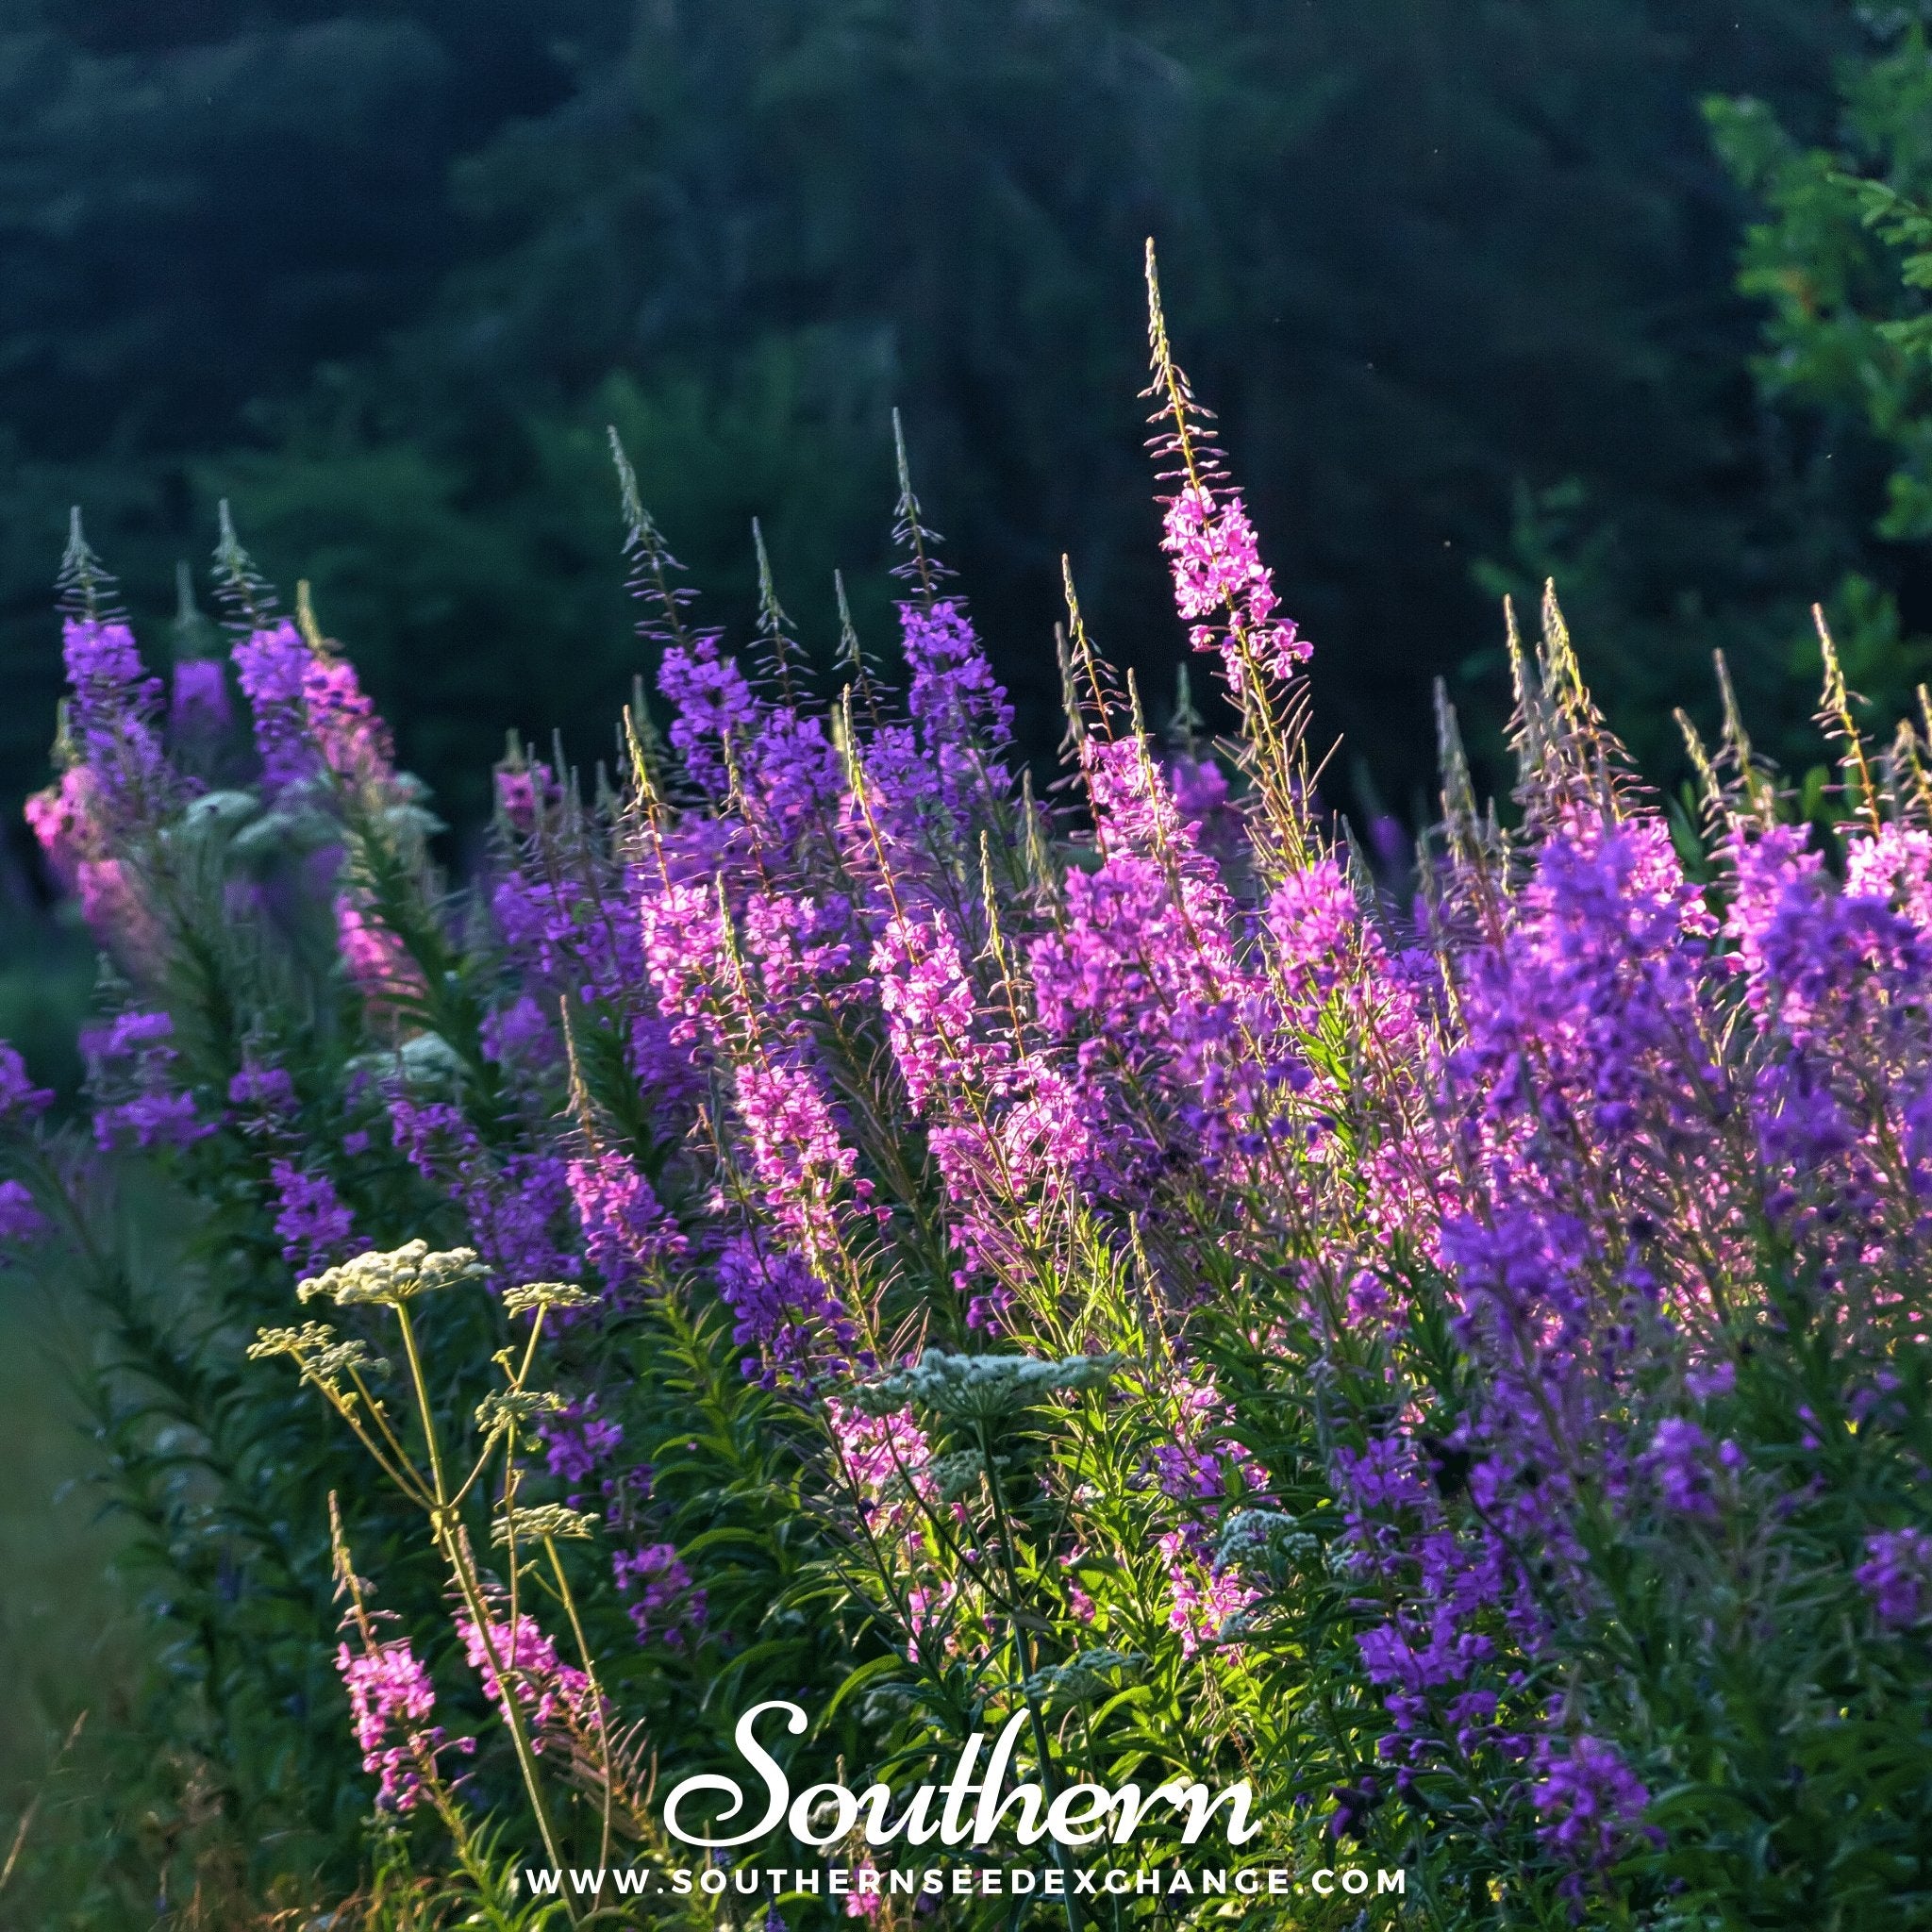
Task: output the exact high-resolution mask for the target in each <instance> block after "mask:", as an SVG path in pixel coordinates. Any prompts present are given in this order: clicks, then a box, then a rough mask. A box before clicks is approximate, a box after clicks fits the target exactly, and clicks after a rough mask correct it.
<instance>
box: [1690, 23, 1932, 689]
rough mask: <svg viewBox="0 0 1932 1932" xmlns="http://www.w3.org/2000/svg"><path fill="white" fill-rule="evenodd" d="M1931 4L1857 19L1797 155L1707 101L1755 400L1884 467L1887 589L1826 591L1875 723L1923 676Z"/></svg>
mask: <svg viewBox="0 0 1932 1932" xmlns="http://www.w3.org/2000/svg"><path fill="white" fill-rule="evenodd" d="M1928 19H1932V8H1928V7H1925V6H1924V5H1923V4H1921V5H1919V6H1914V7H1874V8H1866V9H1864V12H1863V20H1864V24H1865V26H1866V29H1867V45H1866V48H1865V49H1864V50H1863V52H1862V53H1861V55H1860V56H1859V57H1857V58H1845V59H1843V60H1841V61H1840V63H1839V68H1838V92H1839V101H1840V111H1839V114H1838V116H1837V118H1836V120H1835V122H1834V124H1833V125H1832V126H1831V128H1830V130H1829V134H1828V137H1827V139H1826V140H1825V141H1824V142H1821V143H1818V144H1807V143H1806V142H1803V141H1801V140H1800V139H1799V138H1798V137H1797V136H1796V135H1795V134H1794V133H1793V132H1792V131H1791V130H1790V128H1789V127H1788V126H1787V125H1784V124H1783V123H1782V122H1781V120H1780V119H1779V117H1778V115H1777V113H1776V112H1775V110H1774V108H1772V107H1771V106H1770V105H1769V104H1767V103H1766V102H1764V101H1762V100H1757V99H1752V98H1741V99H1717V100H1713V101H1711V102H1710V103H1709V104H1708V106H1707V114H1708V116H1709V119H1710V123H1711V126H1712V129H1713V131H1714V132H1715V134H1716V137H1717V142H1718V146H1719V149H1720V151H1721V153H1722V154H1723V156H1724V160H1725V161H1726V163H1727V164H1728V165H1729V167H1730V168H1731V171H1732V172H1733V174H1735V175H1736V176H1737V177H1738V179H1739V180H1740V182H1741V183H1742V184H1744V186H1746V187H1747V188H1749V189H1750V190H1752V191H1753V192H1754V193H1755V194H1756V195H1757V196H1758V197H1759V198H1760V200H1761V202H1762V203H1763V206H1764V208H1765V210H1766V217H1767V218H1766V219H1764V220H1762V221H1759V222H1755V223H1753V224H1752V225H1751V226H1750V227H1749V229H1748V230H1747V232H1746V236H1745V242H1744V248H1743V257H1742V270H1741V273H1740V278H1739V279H1740V287H1741V288H1742V289H1743V290H1744V291H1746V292H1747V293H1748V294H1751V295H1754V296H1757V297H1758V298H1759V299H1760V300H1762V301H1763V302H1764V303H1765V304H1766V305H1768V308H1769V318H1768V321H1767V323H1766V325H1765V334H1766V337H1767V339H1768V347H1767V349H1766V352H1765V353H1764V354H1763V355H1762V356H1760V357H1759V358H1757V376H1758V381H1759V383H1760V385H1761V386H1762V388H1763V389H1764V391H1766V393H1767V394H1770V395H1773V396H1775V397H1778V398H1780V399H1782V400H1783V401H1785V402H1786V403H1787V404H1789V405H1790V406H1792V407H1793V408H1795V409H1796V411H1797V412H1798V413H1799V416H1800V420H1801V421H1804V422H1805V423H1806V425H1807V432H1808V433H1809V434H1810V435H1812V436H1813V437H1815V438H1818V439H1821V440H1823V441H1826V442H1837V441H1841V440H1842V438H1843V436H1844V433H1845V431H1846V429H1847V428H1848V427H1853V426H1856V427H1857V428H1862V429H1863V430H1864V431H1865V432H1866V433H1867V435H1868V436H1869V437H1870V438H1871V439H1872V440H1873V441H1874V442H1875V443H1876V444H1877V446H1878V447H1879V449H1880V450H1881V451H1882V452H1883V453H1884V458H1885V460H1886V462H1887V464H1888V465H1889V472H1888V474H1887V475H1886V477H1885V487H1884V495H1883V508H1882V509H1881V510H1880V511H1879V513H1878V514H1877V516H1876V519H1875V523H1874V537H1875V538H1876V539H1877V540H1878V541H1879V543H1880V545H1881V546H1882V554H1884V555H1885V556H1887V557H1888V558H1890V570H1889V571H1888V572H1887V574H1886V575H1887V576H1888V578H1889V579H1890V582H1891V583H1892V584H1903V585H1904V586H1905V587H1906V590H1907V595H1908V597H1909V599H1910V605H1911V607H1912V612H1911V614H1912V616H1913V617H1914V619H1915V621H1916V625H1915V627H1916V630H1917V632H1919V633H1921V634H1913V630H1912V629H1908V628H1907V624H1906V621H1905V620H1904V619H1903V618H1902V615H1901V601H1900V596H1899V594H1897V592H1896V591H1894V590H1893V589H1891V588H1888V587H1887V585H1886V584H1883V583H1880V582H1877V581H1874V578H1873V577H1872V576H1870V575H1865V574H1864V573H1863V572H1856V573H1854V574H1852V575H1849V576H1847V578H1846V579H1845V582H1844V584H1843V586H1842V588H1841V590H1840V593H1839V597H1838V599H1837V604H1838V606H1839V615H1840V624H1839V625H1838V629H1839V632H1840V636H1839V642H1840V646H1841V648H1842V649H1843V652H1844V658H1845V666H1846V671H1847V674H1848V676H1849V678H1850V680H1851V682H1852V684H1853V685H1854V686H1855V687H1856V688H1857V690H1858V691H1861V692H1862V693H1863V695H1864V696H1865V697H1866V698H1867V699H1868V700H1869V701H1870V702H1871V703H1872V704H1873V706H1874V708H1877V709H1879V710H1881V711H1882V712H1883V713H1884V714H1885V715H1888V716H1890V715H1896V714H1898V713H1901V712H1904V711H1907V710H1909V709H1911V708H1912V703H1913V687H1914V686H1915V685H1917V684H1919V683H1920V682H1922V681H1923V680H1924V678H1925V677H1926V676H1927V675H1928V672H1932V639H1928V638H1927V637H1925V636H1924V635H1923V634H1922V633H1923V632H1924V630H1925V629H1926V628H1928V627H1932V610H1928V609H1927V608H1926V591H1927V576H1928V574H1927V571H1926V566H1925V562H1924V546H1925V542H1926V540H1927V539H1928V538H1932V299H1928V292H1927V291H1932V44H1928V36H1927V21H1928Z"/></svg>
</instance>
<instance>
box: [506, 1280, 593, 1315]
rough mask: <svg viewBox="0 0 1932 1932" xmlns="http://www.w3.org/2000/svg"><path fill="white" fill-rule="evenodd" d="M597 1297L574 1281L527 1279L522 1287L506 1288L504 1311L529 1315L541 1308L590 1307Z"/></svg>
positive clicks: (508, 1313)
mask: <svg viewBox="0 0 1932 1932" xmlns="http://www.w3.org/2000/svg"><path fill="white" fill-rule="evenodd" d="M596 1302H597V1297H596V1296H595V1295H593V1294H587V1293H585V1291H583V1290H582V1289H581V1288H579V1287H578V1286H577V1285H576V1283H575V1282H574V1281H526V1282H525V1283H524V1284H523V1285H522V1286H521V1287H520V1288H511V1289H506V1290H505V1291H504V1296H503V1312H504V1313H505V1314H506V1315H529V1314H534V1313H536V1312H537V1311H538V1310H539V1309H541V1308H589V1307H595V1306H596Z"/></svg>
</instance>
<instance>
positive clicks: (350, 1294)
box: [295, 1241, 489, 1308]
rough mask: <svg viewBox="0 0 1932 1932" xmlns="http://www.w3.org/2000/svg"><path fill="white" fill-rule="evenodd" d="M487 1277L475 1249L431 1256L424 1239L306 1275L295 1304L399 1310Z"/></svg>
mask: <svg viewBox="0 0 1932 1932" xmlns="http://www.w3.org/2000/svg"><path fill="white" fill-rule="evenodd" d="M488 1273H489V1270H488V1269H486V1268H485V1267H484V1265H483V1263H482V1261H481V1260H480V1259H479V1258H478V1257H477V1254H476V1251H475V1248H441V1249H437V1250H435V1251H433V1252H432V1250H431V1249H430V1246H429V1243H428V1242H427V1241H408V1242H406V1243H405V1244H404V1245H403V1246H402V1247H400V1248H389V1249H380V1248H371V1249H370V1250H368V1252H367V1253H365V1254H360V1255H358V1256H357V1257H356V1258H355V1259H354V1260H353V1261H344V1262H343V1263H342V1264H341V1266H340V1267H337V1268H329V1269H325V1270H324V1272H323V1273H322V1274H314V1275H310V1276H309V1278H308V1280H307V1281H304V1282H302V1283H301V1284H300V1285H299V1286H298V1287H297V1288H296V1290H295V1293H296V1296H297V1298H298V1299H299V1300H301V1301H305V1302H311V1301H315V1300H317V1299H318V1298H320V1299H322V1300H325V1301H332V1302H334V1303H335V1305H336V1306H337V1307H339V1308H347V1307H357V1306H358V1305H360V1306H372V1305H373V1306H375V1307H391V1308H393V1307H401V1306H402V1304H403V1303H404V1302H406V1301H411V1300H413V1299H414V1298H415V1297H416V1296H417V1295H419V1294H432V1293H434V1292H435V1291H436V1290H438V1289H441V1288H453V1287H455V1286H456V1284H457V1283H458V1282H459V1281H477V1280H480V1279H481V1278H482V1277H483V1276H484V1275H485V1274H488Z"/></svg>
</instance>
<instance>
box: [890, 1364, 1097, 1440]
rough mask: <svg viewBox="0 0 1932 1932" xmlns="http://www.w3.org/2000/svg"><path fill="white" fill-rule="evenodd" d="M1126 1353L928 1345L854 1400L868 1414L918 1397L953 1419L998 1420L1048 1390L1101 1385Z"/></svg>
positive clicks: (1049, 1392)
mask: <svg viewBox="0 0 1932 1932" xmlns="http://www.w3.org/2000/svg"><path fill="white" fill-rule="evenodd" d="M1124 1359H1125V1357H1124V1356H1118V1355H1091V1356H1090V1355H1070V1356H1063V1357H1061V1358H1060V1359H1059V1360H1058V1361H1042V1360H1041V1358H1040V1357H1037V1356H1030V1355H953V1354H950V1353H948V1352H947V1351H946V1350H944V1349H940V1348H929V1349H927V1350H926V1351H925V1353H924V1355H923V1356H921V1357H920V1358H919V1360H918V1361H917V1362H915V1363H914V1364H913V1365H912V1367H910V1368H908V1369H900V1370H898V1371H897V1372H896V1373H895V1374H890V1375H881V1376H880V1377H878V1379H877V1380H875V1381H872V1382H862V1383H860V1384H859V1385H858V1388H857V1389H855V1390H854V1391H852V1401H853V1406H854V1407H857V1408H858V1409H860V1410H862V1411H863V1412H864V1413H865V1414H867V1415H874V1416H885V1415H893V1414H896V1413H897V1412H898V1411H899V1410H900V1409H902V1408H904V1407H906V1406H907V1404H908V1403H918V1404H919V1405H921V1406H922V1407H925V1408H929V1409H931V1410H932V1411H933V1412H934V1413H935V1414H937V1415H941V1416H945V1417H947V1418H948V1419H950V1420H951V1421H954V1422H977V1423H986V1422H995V1421H997V1420H998V1419H999V1418H1001V1417H1002V1416H1008V1415H1012V1414H1015V1413H1016V1412H1017V1411H1019V1410H1021V1409H1023V1408H1030V1407H1033V1406H1034V1405H1035V1404H1036V1403H1039V1402H1041V1401H1043V1400H1044V1399H1045V1398H1046V1397H1047V1396H1049V1395H1055V1394H1060V1393H1068V1392H1072V1391H1077V1390H1082V1389H1099V1388H1102V1387H1104V1386H1105V1385H1106V1384H1107V1383H1108V1381H1110V1380H1111V1379H1112V1378H1113V1375H1114V1374H1115V1372H1116V1371H1117V1370H1118V1369H1119V1368H1120V1366H1121V1364H1122V1362H1123V1361H1124Z"/></svg>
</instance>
